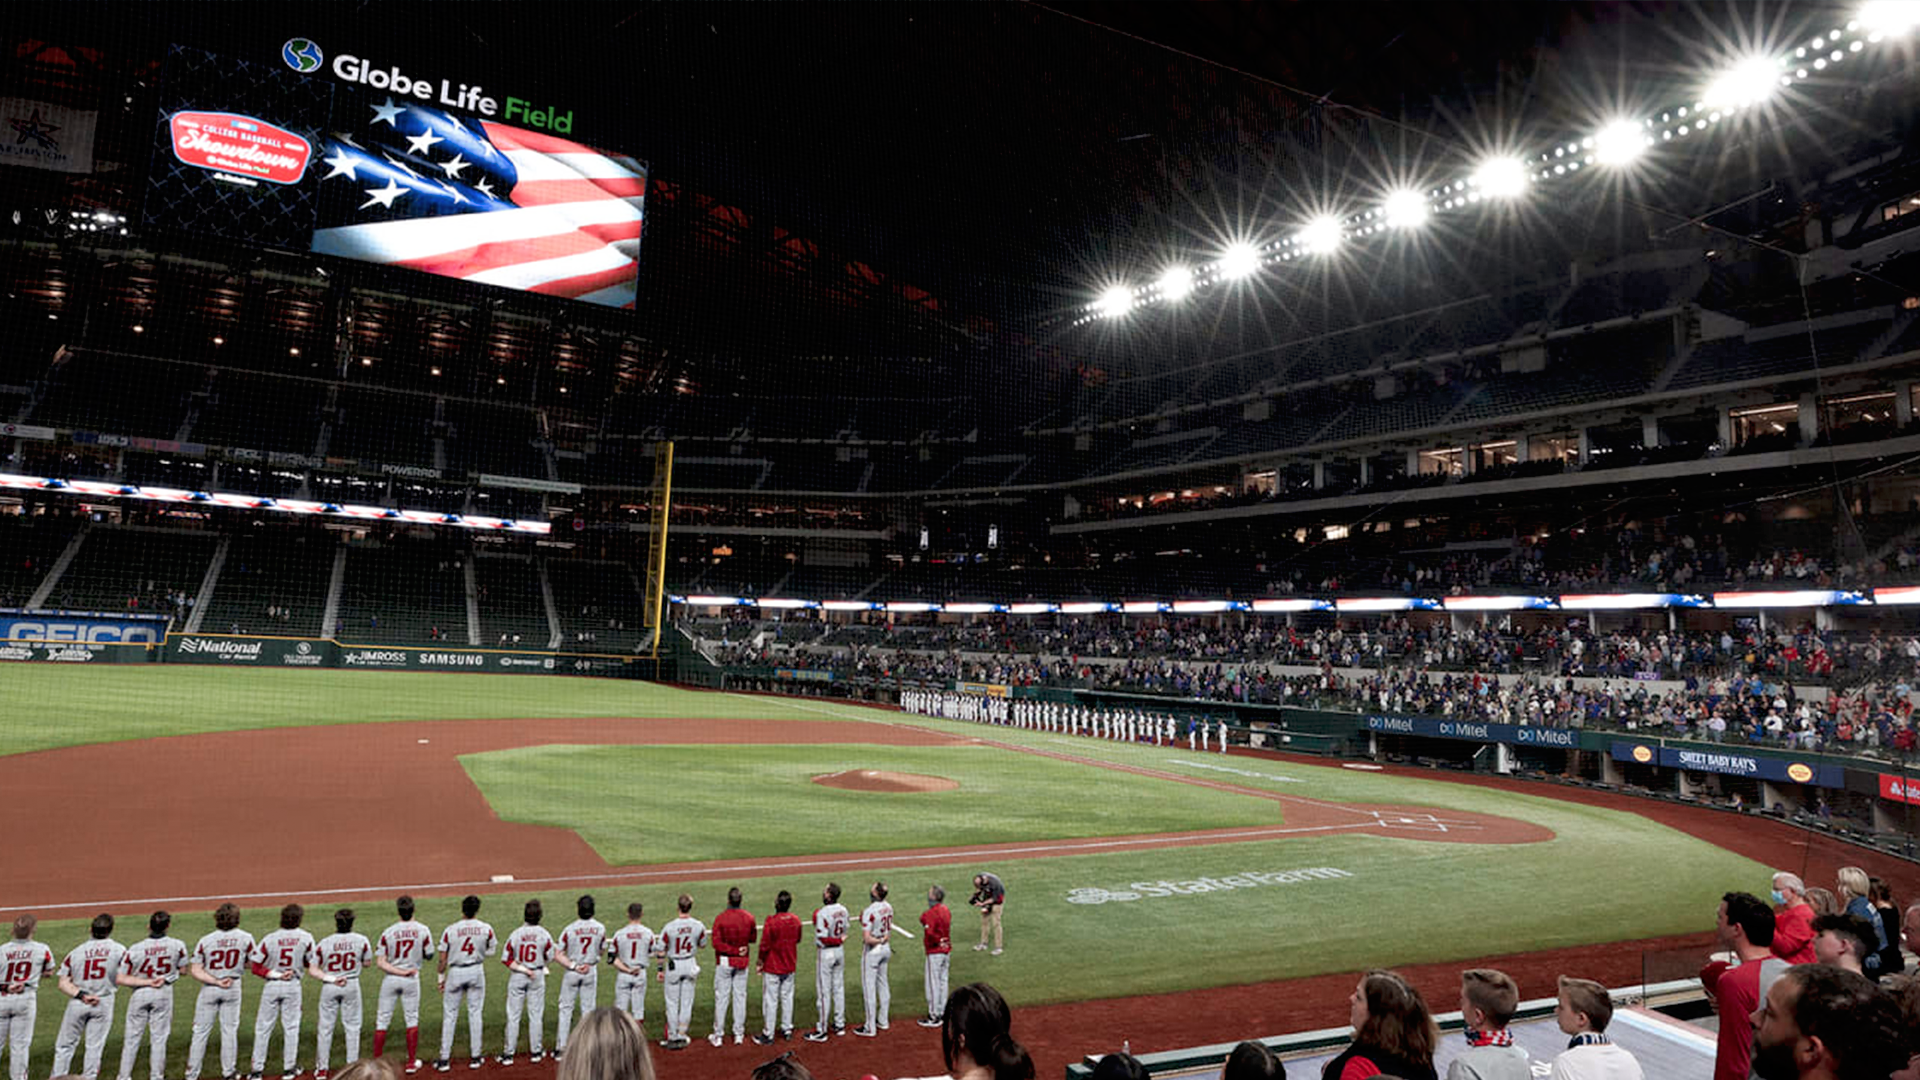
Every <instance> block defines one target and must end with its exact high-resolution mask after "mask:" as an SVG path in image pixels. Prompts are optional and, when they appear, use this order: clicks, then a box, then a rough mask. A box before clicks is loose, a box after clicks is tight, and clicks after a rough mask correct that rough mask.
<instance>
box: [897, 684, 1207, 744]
mask: <svg viewBox="0 0 1920 1080" xmlns="http://www.w3.org/2000/svg"><path fill="white" fill-rule="evenodd" d="M900 708H901V709H902V710H903V711H905V712H910V713H914V714H916V715H919V716H937V717H941V718H942V719H946V720H964V721H967V722H970V723H975V724H996V725H999V726H1001V727H1013V728H1022V729H1025V730H1027V731H1050V732H1055V733H1057V734H1061V735H1084V736H1087V737H1089V738H1095V739H1113V740H1118V741H1120V742H1139V743H1149V744H1151V745H1154V746H1172V745H1174V744H1175V743H1176V742H1177V741H1178V738H1179V736H1180V735H1181V734H1182V733H1184V734H1185V735H1186V737H1187V749H1189V750H1208V749H1212V748H1213V747H1214V746H1215V745H1217V746H1218V748H1219V751H1220V752H1221V753H1223V754H1224V753H1226V752H1227V723H1226V721H1224V720H1222V721H1219V722H1217V723H1215V724H1213V725H1211V726H1209V725H1208V723H1207V721H1206V720H1204V719H1194V718H1192V717H1187V718H1184V719H1183V718H1179V717H1175V716H1174V715H1172V714H1171V713H1157V712H1148V711H1146V710H1142V709H1128V708H1099V707H1095V706H1091V705H1072V704H1066V703H1063V702H1056V701H1029V700H1025V699H1009V698H1003V697H989V696H987V695H984V694H963V693H959V692H956V691H950V690H904V691H901V693H900Z"/></svg>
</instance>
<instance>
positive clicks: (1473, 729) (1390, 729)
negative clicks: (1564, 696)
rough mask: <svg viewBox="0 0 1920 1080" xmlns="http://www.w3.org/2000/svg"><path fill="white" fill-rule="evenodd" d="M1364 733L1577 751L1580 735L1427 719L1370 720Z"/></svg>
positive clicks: (1523, 726)
mask: <svg viewBox="0 0 1920 1080" xmlns="http://www.w3.org/2000/svg"><path fill="white" fill-rule="evenodd" d="M1367 730H1368V731H1379V732H1385V733H1388V734H1392V735H1418V736H1421V737H1423V738H1429V739H1462V740H1466V741H1468V742H1481V743H1509V744H1511V745H1514V746H1552V747H1556V748H1559V749H1562V750H1577V749H1579V748H1580V733H1579V732H1578V731H1574V730H1572V729H1570V728H1550V727H1530V726H1526V725H1522V724H1483V723H1480V722H1479V721H1475V720H1436V719H1434V718H1433V717H1430V716H1369V717H1367Z"/></svg>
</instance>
